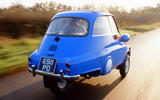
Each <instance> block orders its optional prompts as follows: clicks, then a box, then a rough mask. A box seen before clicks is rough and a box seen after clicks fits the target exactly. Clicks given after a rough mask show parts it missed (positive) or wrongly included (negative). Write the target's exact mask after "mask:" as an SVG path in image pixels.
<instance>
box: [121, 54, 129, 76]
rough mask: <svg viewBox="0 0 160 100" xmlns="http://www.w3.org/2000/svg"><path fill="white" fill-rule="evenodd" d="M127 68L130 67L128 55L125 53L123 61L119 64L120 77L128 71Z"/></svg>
mask: <svg viewBox="0 0 160 100" xmlns="http://www.w3.org/2000/svg"><path fill="white" fill-rule="evenodd" d="M129 69H130V56H129V55H128V54H127V56H126V59H125V61H124V63H123V64H122V65H121V66H119V71H120V74H121V76H122V78H124V77H126V75H127V73H128V72H129Z"/></svg>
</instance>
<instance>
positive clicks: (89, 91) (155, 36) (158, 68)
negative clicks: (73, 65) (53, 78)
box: [0, 28, 160, 100]
mask: <svg viewBox="0 0 160 100" xmlns="http://www.w3.org/2000/svg"><path fill="white" fill-rule="evenodd" d="M128 45H130V46H131V47H132V55H131V68H130V71H129V73H128V75H127V77H126V78H125V79H121V77H120V74H119V71H118V70H116V69H114V70H113V71H112V72H111V73H110V74H108V75H105V76H101V77H96V78H91V79H89V80H87V79H86V80H85V79H83V78H82V79H80V80H78V81H76V82H75V83H74V84H73V87H72V88H70V90H69V91H67V92H66V93H65V94H62V95H55V94H52V93H51V92H50V91H49V90H48V89H45V88H44V87H43V83H42V77H41V76H37V77H35V78H34V77H32V75H31V74H30V73H29V72H21V73H18V74H14V75H11V76H7V77H4V78H1V79H0V100H44V99H45V100H68V99H69V100H102V99H105V100H160V94H159V93H160V78H159V77H160V28H159V29H156V30H153V31H151V32H147V33H145V34H141V35H138V36H135V37H132V39H131V41H130V42H129V44H128Z"/></svg>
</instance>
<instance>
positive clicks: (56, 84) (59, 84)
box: [43, 76, 69, 94]
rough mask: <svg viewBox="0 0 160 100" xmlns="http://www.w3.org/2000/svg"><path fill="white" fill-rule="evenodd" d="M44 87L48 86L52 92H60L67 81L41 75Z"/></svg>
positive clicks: (67, 83) (65, 86) (66, 84)
mask: <svg viewBox="0 0 160 100" xmlns="http://www.w3.org/2000/svg"><path fill="white" fill-rule="evenodd" d="M43 83H44V87H45V88H49V89H50V90H51V92H53V93H54V94H61V93H63V92H65V91H66V89H67V86H68V85H69V82H68V81H67V80H62V81H60V80H58V79H55V78H52V77H48V76H43Z"/></svg>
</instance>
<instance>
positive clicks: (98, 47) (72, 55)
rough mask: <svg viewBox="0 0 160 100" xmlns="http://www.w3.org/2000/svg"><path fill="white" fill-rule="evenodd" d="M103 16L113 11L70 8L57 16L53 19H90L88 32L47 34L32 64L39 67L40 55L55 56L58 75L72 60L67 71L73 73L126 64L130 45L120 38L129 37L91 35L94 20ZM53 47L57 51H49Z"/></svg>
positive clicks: (103, 69)
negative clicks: (73, 35) (125, 60)
mask: <svg viewBox="0 0 160 100" xmlns="http://www.w3.org/2000/svg"><path fill="white" fill-rule="evenodd" d="M104 15H109V16H112V15H111V14H110V13H106V12H94V11H69V12H62V13H59V14H57V15H55V16H54V17H53V18H52V19H54V18H59V17H80V18H84V19H87V20H88V22H89V32H88V35H87V36H83V37H66V36H49V35H45V36H44V39H43V40H42V42H41V45H40V46H39V48H38V49H37V50H35V51H34V52H33V53H32V54H31V55H30V57H31V58H32V61H30V63H31V64H32V65H36V66H38V65H39V62H40V59H41V57H50V58H55V59H57V65H56V66H57V67H56V74H59V73H60V70H61V69H62V70H64V71H65V70H66V69H68V67H66V63H67V62H69V63H70V64H71V66H70V68H69V69H70V72H65V73H64V74H66V75H71V76H72V75H81V74H85V73H89V72H92V71H96V70H100V74H101V75H105V74H107V73H109V72H111V70H112V69H113V68H115V67H117V66H118V65H120V64H122V63H123V61H124V59H125V57H126V54H127V52H128V47H127V46H126V44H124V43H122V42H121V41H124V42H127V41H128V40H129V36H127V35H123V36H122V37H120V39H119V40H115V39H114V38H113V37H114V36H113V35H108V36H92V30H93V26H94V22H95V20H96V19H97V17H99V16H104ZM55 37H60V40H59V41H58V42H56V41H55V40H54V39H55ZM120 40H121V41H120ZM51 46H53V47H56V51H50V50H49V49H50V47H51ZM51 55H54V56H51ZM108 61H110V62H111V64H110V65H108V66H111V67H108V66H106V65H107V62H108ZM29 67H31V66H29Z"/></svg>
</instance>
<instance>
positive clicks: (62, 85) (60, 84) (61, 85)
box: [58, 80, 67, 89]
mask: <svg viewBox="0 0 160 100" xmlns="http://www.w3.org/2000/svg"><path fill="white" fill-rule="evenodd" d="M66 86H67V80H62V81H61V82H58V87H59V88H60V89H63V88H65V87H66Z"/></svg>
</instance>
